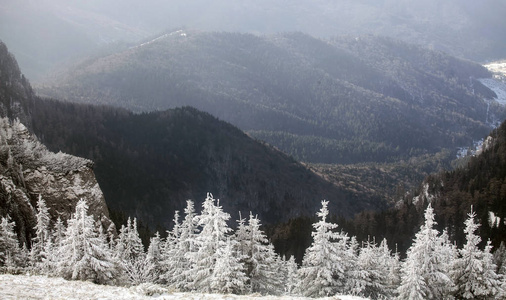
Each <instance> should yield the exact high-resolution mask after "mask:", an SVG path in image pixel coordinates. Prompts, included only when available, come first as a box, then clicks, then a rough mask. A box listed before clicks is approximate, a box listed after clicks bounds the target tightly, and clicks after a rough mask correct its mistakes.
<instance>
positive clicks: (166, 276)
mask: <svg viewBox="0 0 506 300" xmlns="http://www.w3.org/2000/svg"><path fill="white" fill-rule="evenodd" d="M172 222H173V223H174V226H173V228H172V230H170V231H167V238H166V239H165V241H164V243H163V244H161V246H160V247H161V249H160V251H161V262H160V268H161V274H160V279H161V281H162V282H164V283H165V284H166V285H168V286H170V287H173V288H179V289H181V290H184V289H185V288H186V287H185V284H182V283H181V282H179V280H180V279H181V278H179V273H180V272H186V271H187V270H188V268H186V267H189V265H188V264H185V267H181V264H182V263H183V261H184V255H185V253H184V252H180V251H179V250H180V249H179V247H180V245H179V243H180V224H179V211H178V210H176V211H175V212H174V218H173V219H172Z"/></svg>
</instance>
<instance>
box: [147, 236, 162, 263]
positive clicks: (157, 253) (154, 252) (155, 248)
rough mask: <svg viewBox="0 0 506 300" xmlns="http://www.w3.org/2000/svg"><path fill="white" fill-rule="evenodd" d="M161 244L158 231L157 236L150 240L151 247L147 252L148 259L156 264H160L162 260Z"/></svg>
mask: <svg viewBox="0 0 506 300" xmlns="http://www.w3.org/2000/svg"><path fill="white" fill-rule="evenodd" d="M161 242H162V239H161V238H160V233H159V232H158V231H157V232H156V233H155V236H153V237H152V238H151V239H149V247H148V252H147V255H146V256H147V259H149V260H150V261H152V262H154V263H155V264H159V263H160V261H161V259H162V252H161Z"/></svg>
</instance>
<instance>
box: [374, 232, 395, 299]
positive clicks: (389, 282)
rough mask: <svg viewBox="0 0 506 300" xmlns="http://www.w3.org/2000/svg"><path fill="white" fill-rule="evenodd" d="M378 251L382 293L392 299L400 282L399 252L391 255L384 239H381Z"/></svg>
mask: <svg viewBox="0 0 506 300" xmlns="http://www.w3.org/2000/svg"><path fill="white" fill-rule="evenodd" d="M378 252H379V254H378V257H379V258H378V261H379V264H380V272H381V279H382V280H381V282H382V284H383V291H382V295H383V296H384V297H385V298H386V299H392V298H394V296H395V295H396V289H397V287H398V286H399V285H400V282H401V277H400V269H401V265H400V261H399V253H397V252H396V253H394V254H393V255H392V253H391V251H390V249H389V248H388V244H387V240H386V239H383V240H382V241H381V243H380V245H379V247H378Z"/></svg>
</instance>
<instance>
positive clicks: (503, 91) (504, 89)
mask: <svg viewBox="0 0 506 300" xmlns="http://www.w3.org/2000/svg"><path fill="white" fill-rule="evenodd" d="M478 80H479V81H480V82H481V83H482V84H483V85H484V86H486V87H488V88H489V89H491V90H492V91H494V93H496V95H497V98H494V100H495V101H497V102H498V103H500V104H501V105H506V84H505V83H504V82H502V81H499V80H496V79H494V78H481V79H478Z"/></svg>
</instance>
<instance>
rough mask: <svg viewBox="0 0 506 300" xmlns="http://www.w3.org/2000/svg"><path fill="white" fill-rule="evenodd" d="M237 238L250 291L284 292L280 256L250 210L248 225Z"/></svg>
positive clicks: (272, 293)
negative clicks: (279, 265) (278, 262)
mask: <svg viewBox="0 0 506 300" xmlns="http://www.w3.org/2000/svg"><path fill="white" fill-rule="evenodd" d="M239 225H240V224H239ZM239 229H240V228H239ZM236 239H237V240H238V242H239V245H241V246H240V251H241V253H239V255H240V256H242V258H243V261H244V265H245V268H246V275H247V276H248V278H249V287H250V292H251V293H261V294H268V295H275V294H279V293H282V292H283V283H282V280H281V278H280V275H279V272H278V269H277V268H278V265H277V261H278V257H277V254H276V253H275V252H274V247H273V246H272V244H270V243H269V241H268V240H267V237H266V236H265V234H264V233H263V231H262V230H260V220H259V219H258V217H257V216H253V214H252V213H251V212H250V216H249V220H248V225H245V226H243V230H242V231H239V232H238V235H236Z"/></svg>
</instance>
